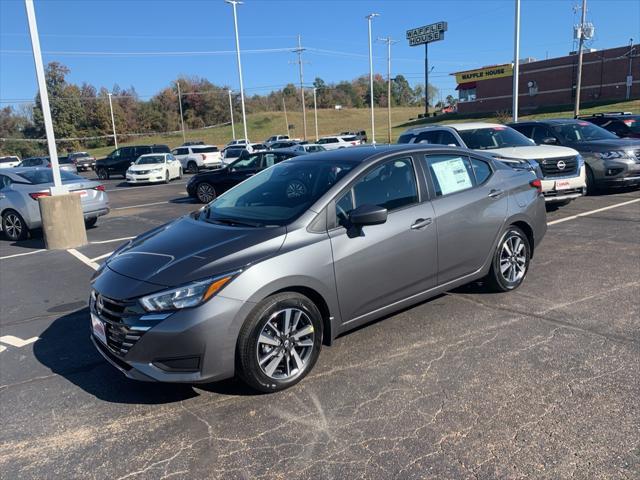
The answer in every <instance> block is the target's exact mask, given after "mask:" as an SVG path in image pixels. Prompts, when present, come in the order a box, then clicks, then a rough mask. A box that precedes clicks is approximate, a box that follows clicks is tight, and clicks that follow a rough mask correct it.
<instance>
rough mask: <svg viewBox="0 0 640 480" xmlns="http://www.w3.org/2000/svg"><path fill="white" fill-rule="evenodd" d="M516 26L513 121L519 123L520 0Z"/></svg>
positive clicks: (517, 4) (517, 3)
mask: <svg viewBox="0 0 640 480" xmlns="http://www.w3.org/2000/svg"><path fill="white" fill-rule="evenodd" d="M515 17H516V26H515V34H514V35H515V37H514V39H513V103H512V105H511V111H512V113H513V121H514V122H517V121H518V81H519V74H520V0H516V15H515Z"/></svg>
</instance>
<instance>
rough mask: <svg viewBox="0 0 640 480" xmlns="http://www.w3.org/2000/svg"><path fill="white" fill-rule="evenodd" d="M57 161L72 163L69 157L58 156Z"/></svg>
mask: <svg viewBox="0 0 640 480" xmlns="http://www.w3.org/2000/svg"><path fill="white" fill-rule="evenodd" d="M58 163H60V164H68V163H72V161H71V159H70V158H69V157H58Z"/></svg>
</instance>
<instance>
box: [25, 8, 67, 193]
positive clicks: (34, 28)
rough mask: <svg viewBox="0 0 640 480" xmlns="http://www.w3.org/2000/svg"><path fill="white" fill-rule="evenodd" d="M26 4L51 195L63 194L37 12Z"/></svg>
mask: <svg viewBox="0 0 640 480" xmlns="http://www.w3.org/2000/svg"><path fill="white" fill-rule="evenodd" d="M24 6H25V8H26V10H27V20H28V22H29V35H30V36H31V48H32V50H33V61H34V63H35V67H36V78H37V80H38V90H39V92H40V104H41V105H42V116H43V117H44V129H45V132H46V134H47V146H48V147H49V158H50V159H51V170H52V173H53V187H52V188H51V195H61V194H63V193H66V191H65V189H64V188H63V186H62V180H61V178H60V167H59V165H58V149H57V148H56V137H55V134H54V133H53V120H52V119H51V108H50V107H49V94H48V92H47V82H46V79H45V76H44V64H43V63H42V51H41V50H40V37H39V36H38V24H37V23H36V12H35V9H34V7H33V0H25V1H24Z"/></svg>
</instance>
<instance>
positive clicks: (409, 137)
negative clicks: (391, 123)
mask: <svg viewBox="0 0 640 480" xmlns="http://www.w3.org/2000/svg"><path fill="white" fill-rule="evenodd" d="M414 136H415V135H414V134H413V133H405V134H404V135H400V137H399V138H398V143H410V142H411V140H412V139H413V137H414Z"/></svg>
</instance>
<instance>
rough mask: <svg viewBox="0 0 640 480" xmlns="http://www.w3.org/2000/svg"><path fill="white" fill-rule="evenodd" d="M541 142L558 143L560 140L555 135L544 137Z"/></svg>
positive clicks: (546, 143) (544, 143)
mask: <svg viewBox="0 0 640 480" xmlns="http://www.w3.org/2000/svg"><path fill="white" fill-rule="evenodd" d="M540 143H541V144H543V145H557V144H558V140H557V139H556V138H555V137H544V138H543V139H542V140H541V141H540Z"/></svg>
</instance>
